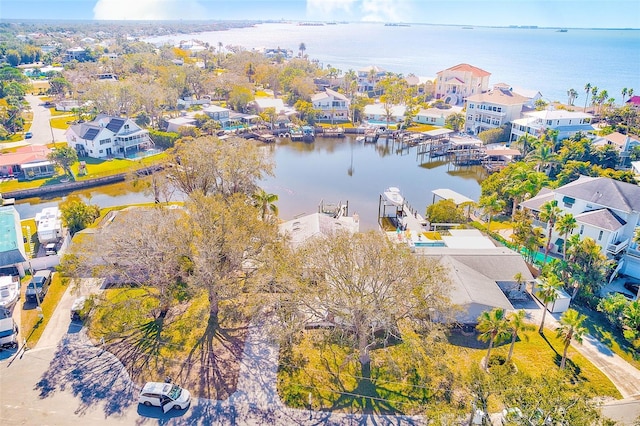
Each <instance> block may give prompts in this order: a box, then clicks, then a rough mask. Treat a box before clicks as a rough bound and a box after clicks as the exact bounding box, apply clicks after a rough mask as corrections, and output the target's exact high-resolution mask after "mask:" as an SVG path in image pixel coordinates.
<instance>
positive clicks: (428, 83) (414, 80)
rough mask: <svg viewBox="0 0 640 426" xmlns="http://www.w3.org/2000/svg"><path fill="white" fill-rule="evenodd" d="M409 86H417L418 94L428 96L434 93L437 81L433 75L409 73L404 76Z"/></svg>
mask: <svg viewBox="0 0 640 426" xmlns="http://www.w3.org/2000/svg"><path fill="white" fill-rule="evenodd" d="M404 80H405V81H406V82H407V85H408V86H409V87H415V88H416V95H418V96H428V95H433V94H434V92H435V87H436V85H435V83H434V82H435V81H436V79H435V78H433V77H419V76H417V75H415V74H409V75H408V76H406V77H405V78H404Z"/></svg>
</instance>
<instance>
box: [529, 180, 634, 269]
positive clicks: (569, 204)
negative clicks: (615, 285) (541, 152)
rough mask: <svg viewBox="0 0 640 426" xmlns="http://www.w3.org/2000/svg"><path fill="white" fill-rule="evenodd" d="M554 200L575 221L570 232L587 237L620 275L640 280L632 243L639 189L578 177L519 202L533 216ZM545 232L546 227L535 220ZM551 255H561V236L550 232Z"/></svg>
mask: <svg viewBox="0 0 640 426" xmlns="http://www.w3.org/2000/svg"><path fill="white" fill-rule="evenodd" d="M551 200H556V201H557V203H558V207H560V209H562V212H563V213H564V214H566V213H571V214H572V215H573V216H574V217H575V219H576V222H577V225H578V226H577V228H576V229H575V230H574V231H573V232H572V235H573V234H578V235H580V238H581V239H582V238H586V237H590V238H592V239H593V240H594V241H595V242H596V244H598V245H599V246H600V248H601V250H602V253H603V254H605V255H606V256H607V257H608V258H610V259H615V260H617V261H618V263H619V265H621V266H620V272H621V273H624V274H626V275H630V276H633V277H635V278H639V279H640V247H638V244H637V243H634V242H633V236H634V232H635V231H636V229H637V228H638V226H640V186H638V185H634V184H631V183H626V182H620V181H617V180H614V179H611V178H606V177H588V176H580V178H579V179H578V180H575V181H573V182H571V183H568V184H566V185H564V186H561V187H560V188H557V189H553V190H552V189H549V188H544V189H543V190H542V191H540V192H539V193H538V195H536V196H535V197H533V198H531V199H529V200H527V201H524V202H522V203H520V207H521V208H524V209H527V210H530V211H531V212H533V214H534V216H535V217H537V215H538V214H539V212H540V211H541V210H542V205H543V204H544V203H546V202H547V201H551ZM536 225H537V226H540V227H542V228H544V229H546V227H547V224H546V223H543V222H539V221H536ZM551 235H552V244H551V252H552V253H562V246H563V245H564V243H565V242H564V240H563V238H564V236H563V235H559V234H558V232H557V231H556V230H555V229H554V230H553V231H552V234H551Z"/></svg>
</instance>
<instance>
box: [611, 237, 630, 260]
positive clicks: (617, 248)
mask: <svg viewBox="0 0 640 426" xmlns="http://www.w3.org/2000/svg"><path fill="white" fill-rule="evenodd" d="M628 246H629V239H628V238H627V239H626V240H624V241H622V242H620V243H616V244H609V245H608V246H607V253H609V254H612V255H614V256H615V255H617V254H619V253H620V252H621V251H623V250H624V249H626V248H627V247H628Z"/></svg>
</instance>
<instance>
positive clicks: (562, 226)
mask: <svg viewBox="0 0 640 426" xmlns="http://www.w3.org/2000/svg"><path fill="white" fill-rule="evenodd" d="M577 226H578V222H576V218H575V217H573V215H572V214H571V213H567V214H565V215H563V216H562V217H561V218H560V219H559V220H558V221H557V222H556V231H558V232H559V233H560V234H561V235H562V237H563V240H564V243H563V244H562V259H563V260H566V259H567V236H568V235H569V234H570V233H571V232H573V230H574V229H576V227H577Z"/></svg>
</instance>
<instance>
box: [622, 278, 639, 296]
mask: <svg viewBox="0 0 640 426" xmlns="http://www.w3.org/2000/svg"><path fill="white" fill-rule="evenodd" d="M624 288H626V289H627V290H629V291H630V292H631V293H633V295H634V296H637V295H638V289H639V288H640V283H634V282H631V281H627V282H626V283H624Z"/></svg>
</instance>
